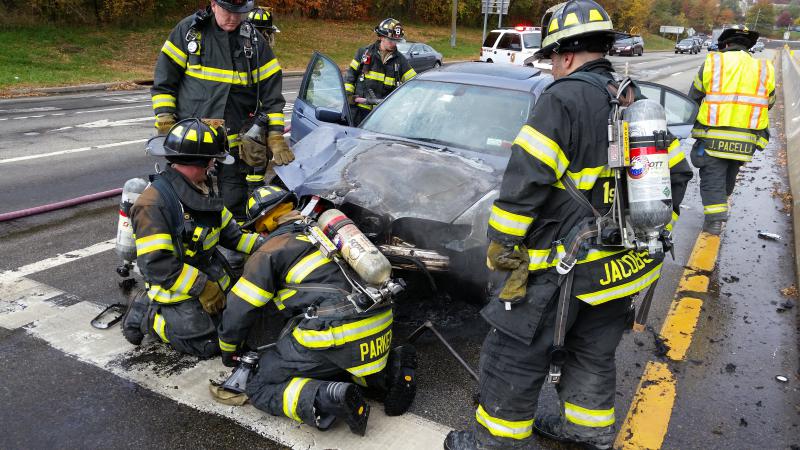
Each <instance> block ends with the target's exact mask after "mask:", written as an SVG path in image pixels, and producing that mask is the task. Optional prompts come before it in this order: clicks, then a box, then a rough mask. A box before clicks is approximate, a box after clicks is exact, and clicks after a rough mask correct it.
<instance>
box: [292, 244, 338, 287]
mask: <svg viewBox="0 0 800 450" xmlns="http://www.w3.org/2000/svg"><path fill="white" fill-rule="evenodd" d="M329 262H331V260H330V259H328V258H326V257H324V256H322V253H320V251H319V250H317V251H315V252H314V253H312V254H310V255H308V256H306V257H304V258H303V259H301V260H300V261H299V262H298V263H297V264H295V265H294V266H292V268H291V269H289V273H287V274H286V282H287V283H292V284H299V283H300V282H301V281H303V280H305V279H306V277H307V276H308V275H309V274H310V273H311V272H313V271H314V270H315V269H317V268H318V267H320V266H322V265H324V264H327V263H329Z"/></svg>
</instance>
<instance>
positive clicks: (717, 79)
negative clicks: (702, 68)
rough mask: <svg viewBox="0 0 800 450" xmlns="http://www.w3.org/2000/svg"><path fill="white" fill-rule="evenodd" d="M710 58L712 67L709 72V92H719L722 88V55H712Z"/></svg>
mask: <svg viewBox="0 0 800 450" xmlns="http://www.w3.org/2000/svg"><path fill="white" fill-rule="evenodd" d="M711 58H712V59H713V61H714V65H713V68H712V72H711V92H719V91H720V90H721V89H722V88H721V87H720V86H721V85H722V54H721V53H714V54H712V56H711Z"/></svg>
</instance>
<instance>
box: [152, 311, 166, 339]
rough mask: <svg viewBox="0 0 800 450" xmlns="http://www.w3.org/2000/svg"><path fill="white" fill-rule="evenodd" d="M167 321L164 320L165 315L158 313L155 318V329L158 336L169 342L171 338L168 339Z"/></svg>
mask: <svg viewBox="0 0 800 450" xmlns="http://www.w3.org/2000/svg"><path fill="white" fill-rule="evenodd" d="M166 329H167V321H166V320H164V317H163V316H162V315H161V314H158V313H156V316H155V318H154V319H153V330H154V331H155V332H156V334H157V335H158V337H160V338H161V340H162V341H164V342H166V343H169V339H167V331H166Z"/></svg>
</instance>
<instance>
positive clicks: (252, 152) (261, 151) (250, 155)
mask: <svg viewBox="0 0 800 450" xmlns="http://www.w3.org/2000/svg"><path fill="white" fill-rule="evenodd" d="M263 142H264V137H263V136H262V137H261V142H258V141H256V140H255V139H253V138H250V137H248V136H246V135H242V145H241V146H239V158H241V160H242V161H243V162H244V163H245V164H247V165H248V166H250V167H256V168H259V167H261V168H263V167H266V166H267V144H263Z"/></svg>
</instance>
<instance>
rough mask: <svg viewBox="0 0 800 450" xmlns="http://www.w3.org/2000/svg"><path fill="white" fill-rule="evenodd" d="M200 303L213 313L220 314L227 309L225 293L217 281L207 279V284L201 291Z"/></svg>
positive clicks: (206, 310) (205, 309)
mask: <svg viewBox="0 0 800 450" xmlns="http://www.w3.org/2000/svg"><path fill="white" fill-rule="evenodd" d="M200 304H201V305H203V310H204V311H205V312H207V313H209V314H211V315H214V314H219V313H221V312H222V310H223V309H225V294H224V293H223V292H222V289H220V288H219V284H218V283H217V282H216V281H211V280H208V281H206V286H205V287H204V288H203V292H201V293H200Z"/></svg>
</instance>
